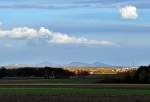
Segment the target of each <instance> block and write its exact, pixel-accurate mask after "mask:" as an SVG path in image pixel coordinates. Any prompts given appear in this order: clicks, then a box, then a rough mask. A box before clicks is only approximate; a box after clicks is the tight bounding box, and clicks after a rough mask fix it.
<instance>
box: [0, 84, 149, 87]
mask: <svg viewBox="0 0 150 102" xmlns="http://www.w3.org/2000/svg"><path fill="white" fill-rule="evenodd" d="M0 87H67V88H71V87H72V88H78V87H85V88H150V84H30V83H29V84H0Z"/></svg>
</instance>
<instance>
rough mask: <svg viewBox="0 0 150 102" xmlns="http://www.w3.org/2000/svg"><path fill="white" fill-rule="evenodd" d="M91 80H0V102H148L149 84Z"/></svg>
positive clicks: (149, 97)
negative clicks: (103, 82)
mask: <svg viewBox="0 0 150 102" xmlns="http://www.w3.org/2000/svg"><path fill="white" fill-rule="evenodd" d="M96 81H97V80H93V79H85V80H84V79H1V80H0V101H1V102H150V85H149V84H96V83H95V82H96Z"/></svg>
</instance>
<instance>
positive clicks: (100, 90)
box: [0, 87, 150, 95]
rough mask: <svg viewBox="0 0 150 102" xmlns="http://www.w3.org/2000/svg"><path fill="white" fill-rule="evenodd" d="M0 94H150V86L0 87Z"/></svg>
mask: <svg viewBox="0 0 150 102" xmlns="http://www.w3.org/2000/svg"><path fill="white" fill-rule="evenodd" d="M0 94H107V95H150V88H149V89H148V88H145V89H136V88H135V89H134V88H132V89H131V88H129V89H127V88H126V89H125V88H124V89H121V88H26V87H24V88H0Z"/></svg>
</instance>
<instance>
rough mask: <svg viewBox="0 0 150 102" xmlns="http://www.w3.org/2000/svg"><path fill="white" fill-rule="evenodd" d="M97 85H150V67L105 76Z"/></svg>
mask: <svg viewBox="0 0 150 102" xmlns="http://www.w3.org/2000/svg"><path fill="white" fill-rule="evenodd" d="M99 83H150V66H141V67H139V68H138V69H137V70H130V71H128V72H122V73H118V74H116V75H106V76H105V77H103V78H101V79H100V81H99Z"/></svg>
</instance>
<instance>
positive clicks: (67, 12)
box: [0, 0, 150, 65]
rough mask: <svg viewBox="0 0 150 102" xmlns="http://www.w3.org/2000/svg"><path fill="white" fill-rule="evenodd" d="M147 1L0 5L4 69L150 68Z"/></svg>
mask: <svg viewBox="0 0 150 102" xmlns="http://www.w3.org/2000/svg"><path fill="white" fill-rule="evenodd" d="M149 5H150V1H148V0H132V1H131V0H111V1H110V0H25V1H24V0H13V1H12V0H1V1H0V22H1V23H0V64H1V65H6V64H16V63H20V64H35V63H41V62H45V61H49V62H54V63H70V62H76V61H77V62H88V63H92V62H97V61H98V62H103V63H107V64H111V65H133V64H134V65H145V64H146V65H147V64H150V58H149V56H150V53H149V52H150V40H149V38H150V34H149V33H150V6H149Z"/></svg>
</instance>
